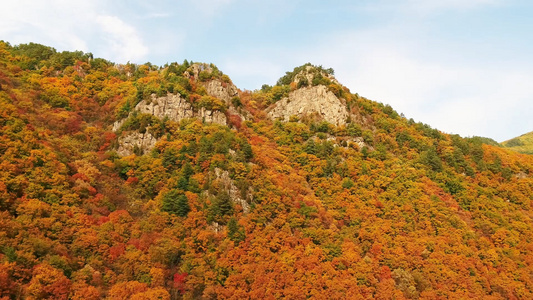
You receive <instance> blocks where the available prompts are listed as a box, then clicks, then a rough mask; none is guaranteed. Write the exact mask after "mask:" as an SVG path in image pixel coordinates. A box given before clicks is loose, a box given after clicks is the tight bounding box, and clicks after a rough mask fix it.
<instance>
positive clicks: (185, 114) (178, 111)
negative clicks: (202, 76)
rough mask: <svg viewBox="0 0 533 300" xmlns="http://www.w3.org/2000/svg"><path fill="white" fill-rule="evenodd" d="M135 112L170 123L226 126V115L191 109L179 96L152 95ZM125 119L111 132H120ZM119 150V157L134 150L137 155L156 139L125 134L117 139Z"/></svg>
mask: <svg viewBox="0 0 533 300" xmlns="http://www.w3.org/2000/svg"><path fill="white" fill-rule="evenodd" d="M134 110H135V111H138V112H140V113H145V114H151V115H153V116H155V117H157V118H159V119H164V118H168V119H169V120H171V121H175V122H179V121H181V120H183V119H190V118H197V119H198V120H200V121H202V122H205V123H210V124H219V125H226V124H227V120H226V115H225V114H224V113H223V112H221V111H218V110H208V109H205V108H204V107H202V108H200V109H199V110H198V111H195V110H194V109H193V106H192V105H191V104H190V103H189V102H188V101H187V100H185V99H184V98H181V97H180V95H179V94H177V95H174V94H170V93H169V94H167V95H166V96H163V97H157V96H156V95H152V96H151V97H150V99H148V100H147V99H145V100H142V101H141V102H139V103H138V104H137V105H136V106H135V108H134ZM126 120H127V118H125V119H122V120H119V121H117V122H115V123H114V124H113V131H115V132H117V131H119V130H120V128H121V127H122V125H123V124H124V122H125V121H126ZM118 142H119V148H118V150H117V153H118V154H119V155H130V154H132V153H135V152H134V149H139V151H140V152H139V153H144V152H146V151H150V150H151V149H152V148H153V147H154V146H155V143H156V142H157V139H156V138H155V137H154V136H152V135H151V134H150V133H148V131H147V132H146V133H144V134H142V133H139V132H137V131H133V132H127V133H125V134H124V135H123V136H122V137H120V138H119V141H118Z"/></svg>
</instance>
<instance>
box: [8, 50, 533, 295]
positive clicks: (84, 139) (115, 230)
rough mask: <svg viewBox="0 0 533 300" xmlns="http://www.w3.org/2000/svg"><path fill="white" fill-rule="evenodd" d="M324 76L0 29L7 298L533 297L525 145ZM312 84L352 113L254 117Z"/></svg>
mask: <svg viewBox="0 0 533 300" xmlns="http://www.w3.org/2000/svg"><path fill="white" fill-rule="evenodd" d="M302 75H303V76H302ZM332 75H333V70H331V69H324V68H322V67H320V66H318V67H315V66H311V65H310V64H306V65H303V66H300V67H297V68H295V69H294V70H293V71H291V72H287V73H286V74H285V76H282V77H281V78H280V80H279V81H278V83H277V84H276V85H275V86H268V85H264V86H263V87H262V88H261V89H259V90H256V91H241V90H238V89H237V88H236V87H235V89H233V88H232V83H231V79H230V78H229V76H227V75H225V74H223V73H222V72H221V71H220V70H218V68H217V67H216V66H214V65H210V64H194V63H191V62H188V61H184V62H183V63H181V64H179V63H170V64H168V65H166V66H163V67H158V66H153V65H151V64H149V63H147V64H143V65H135V64H126V65H116V64H113V63H111V62H109V61H106V60H103V59H98V58H92V57H91V55H88V54H85V53H83V52H68V51H67V52H62V53H58V52H56V51H55V50H53V49H52V48H49V47H46V46H43V45H38V44H29V45H18V46H11V45H9V44H7V43H4V42H0V108H1V109H0V128H1V130H0V165H1V168H0V216H1V217H0V283H1V284H0V298H2V297H7V298H13V299H18V298H34V299H47V298H48V299H52V298H54V299H69V298H72V299H82V298H83V299H101V298H106V299H126V298H132V299H134V298H136V299H154V298H159V299H228V298H254V299H255V298H259V299H260V298H290V299H307V298H324V299H343V298H353V299H369V298H381V299H391V298H396V299H438V298H492V299H512V298H516V299H518V298H533V289H532V288H531V286H533V278H532V277H531V274H532V273H533V263H532V261H533V260H532V259H531V251H530V249H532V247H533V242H532V241H533V221H532V220H533V214H532V213H531V211H532V210H531V207H532V205H533V158H532V156H531V155H524V154H518V153H516V152H514V151H511V150H508V149H505V148H501V147H496V146H493V145H489V144H487V142H488V141H487V140H486V139H484V138H479V137H473V138H463V137H460V136H458V135H448V134H444V133H442V132H440V131H438V130H437V129H433V128H431V127H430V126H428V125H426V124H422V123H417V122H415V121H414V120H412V119H410V120H408V119H406V118H404V117H403V116H402V115H400V114H398V113H397V112H396V111H394V109H393V108H392V107H390V106H389V105H384V104H382V103H378V102H374V101H371V100H368V99H366V98H364V97H360V96H359V95H358V94H352V93H351V92H350V91H349V90H348V89H347V88H346V87H343V86H342V85H340V83H338V82H337V81H336V80H334V78H333V76H332ZM224 89H226V91H224ZM312 89H315V90H317V89H321V90H323V93H322V92H321V93H314V94H316V95H313V97H307V95H303V96H302V95H300V93H302V92H301V91H309V90H312ZM234 92H236V94H235V93H234ZM302 94H306V93H302ZM331 94H333V95H334V96H335V99H333V98H332V97H331ZM295 95H296V96H295ZM317 95H320V97H315V96H317ZM295 97H296V98H295ZM321 97H324V98H328V97H329V98H328V99H330V100H331V101H332V103H341V104H342V105H343V107H345V109H346V114H344V113H341V114H339V115H336V116H342V117H335V118H329V117H328V118H326V117H325V116H326V115H322V112H324V111H323V110H322V107H321V106H317V107H316V108H314V110H309V111H306V112H304V111H302V113H301V114H300V111H299V110H294V111H293V110H289V109H287V110H285V112H286V114H274V115H269V114H268V111H267V108H269V107H276V105H279V106H288V105H290V104H291V103H293V104H294V103H305V102H306V101H307V102H315V101H318V102H320V101H322V99H323V98H321ZM169 98H170V99H174V100H175V101H174V100H172V101H174V102H172V103H180V104H182V105H181V106H179V105H176V107H179V108H176V109H175V111H174V112H175V113H176V114H174V112H172V113H171V112H170V111H167V110H166V109H159V106H163V107H165V106H166V104H165V103H167V102H168V101H167V100H169ZM163 99H165V101H166V102H165V101H163ZM178 99H179V101H178ZM335 101H338V102H335ZM156 102H157V104H158V105H156ZM326 103H330V102H328V101H326ZM167 104H168V103H167ZM328 106H332V105H328ZM327 108H331V107H327ZM202 110H203V111H204V112H206V111H210V112H212V113H214V112H218V113H217V114H220V120H222V116H223V118H224V120H225V125H223V124H222V122H211V121H210V120H208V119H206V118H204V116H202V115H201V114H200V112H201V111H202ZM178 111H179V112H180V113H181V114H179V116H180V117H179V118H178V117H173V116H177V115H178V114H177V113H178ZM281 111H283V110H281ZM185 112H187V113H185ZM189 112H190V113H189ZM334 112H335V110H334ZM121 120H125V121H123V122H122V123H120V121H121ZM331 120H343V121H344V122H343V123H342V122H331ZM117 121H119V123H116V122H117ZM113 128H114V129H115V130H113ZM129 134H134V135H142V137H140V138H139V137H134V138H132V140H135V139H142V140H143V141H144V140H145V136H146V142H147V143H148V142H149V144H150V146H149V147H147V148H145V149H142V148H143V146H144V144H141V146H137V149H134V148H135V145H134V144H133V143H130V144H131V145H132V146H131V147H130V148H131V149H129V150H128V151H126V152H122V153H120V152H121V151H120V150H119V149H120V147H121V143H122V144H123V143H124V139H123V138H124V137H127V136H128V135H129ZM121 139H122V140H121ZM117 150H118V151H117Z"/></svg>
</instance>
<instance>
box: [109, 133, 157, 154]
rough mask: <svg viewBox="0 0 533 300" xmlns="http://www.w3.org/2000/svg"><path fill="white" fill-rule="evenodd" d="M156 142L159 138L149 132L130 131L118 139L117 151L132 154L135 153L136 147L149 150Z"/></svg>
mask: <svg viewBox="0 0 533 300" xmlns="http://www.w3.org/2000/svg"><path fill="white" fill-rule="evenodd" d="M156 142H157V139H156V138H155V137H154V136H153V135H151V134H150V133H149V132H145V133H140V132H138V131H130V132H128V133H127V134H126V135H124V136H122V137H120V138H119V139H118V144H119V147H118V150H117V153H118V155H120V156H126V155H131V154H133V153H135V149H136V148H138V149H139V150H140V151H148V150H151V149H152V148H154V146H155V143H156Z"/></svg>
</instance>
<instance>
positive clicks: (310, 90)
mask: <svg viewBox="0 0 533 300" xmlns="http://www.w3.org/2000/svg"><path fill="white" fill-rule="evenodd" d="M266 113H267V116H268V117H269V118H271V119H273V120H276V119H281V120H283V121H289V118H290V117H291V116H297V117H299V118H302V117H304V116H309V115H318V116H319V117H320V118H322V119H323V120H325V121H327V122H329V123H331V124H334V125H337V126H339V125H344V124H346V120H347V119H348V117H349V115H350V114H349V112H348V109H347V108H346V104H345V103H344V101H343V100H341V99H339V98H337V96H335V94H333V93H332V92H331V91H329V90H328V88H327V87H325V86H323V85H317V86H312V87H303V88H300V89H297V90H294V91H292V92H290V93H289V96H288V97H285V98H283V99H281V100H279V101H278V102H276V103H274V104H273V105H272V106H270V107H268V108H267V109H266Z"/></svg>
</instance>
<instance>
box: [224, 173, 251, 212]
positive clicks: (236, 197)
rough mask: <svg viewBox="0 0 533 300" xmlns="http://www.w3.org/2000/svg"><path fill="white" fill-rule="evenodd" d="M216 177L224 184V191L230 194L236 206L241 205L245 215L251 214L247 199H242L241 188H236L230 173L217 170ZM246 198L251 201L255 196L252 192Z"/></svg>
mask: <svg viewBox="0 0 533 300" xmlns="http://www.w3.org/2000/svg"><path fill="white" fill-rule="evenodd" d="M215 175H216V178H217V179H218V180H220V182H221V183H222V186H223V187H224V189H225V190H226V191H227V192H228V194H229V196H230V198H231V200H232V201H233V202H234V203H236V204H240V205H241V206H242V210H243V212H244V213H245V214H246V213H248V212H250V205H249V204H248V202H247V201H246V200H245V199H242V198H241V192H240V191H239V188H237V187H236V186H235V184H234V183H233V180H231V178H230V177H229V172H228V171H224V170H222V169H219V168H215ZM246 198H248V199H249V200H250V201H251V200H252V198H253V196H252V193H251V191H248V193H247V195H246Z"/></svg>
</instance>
